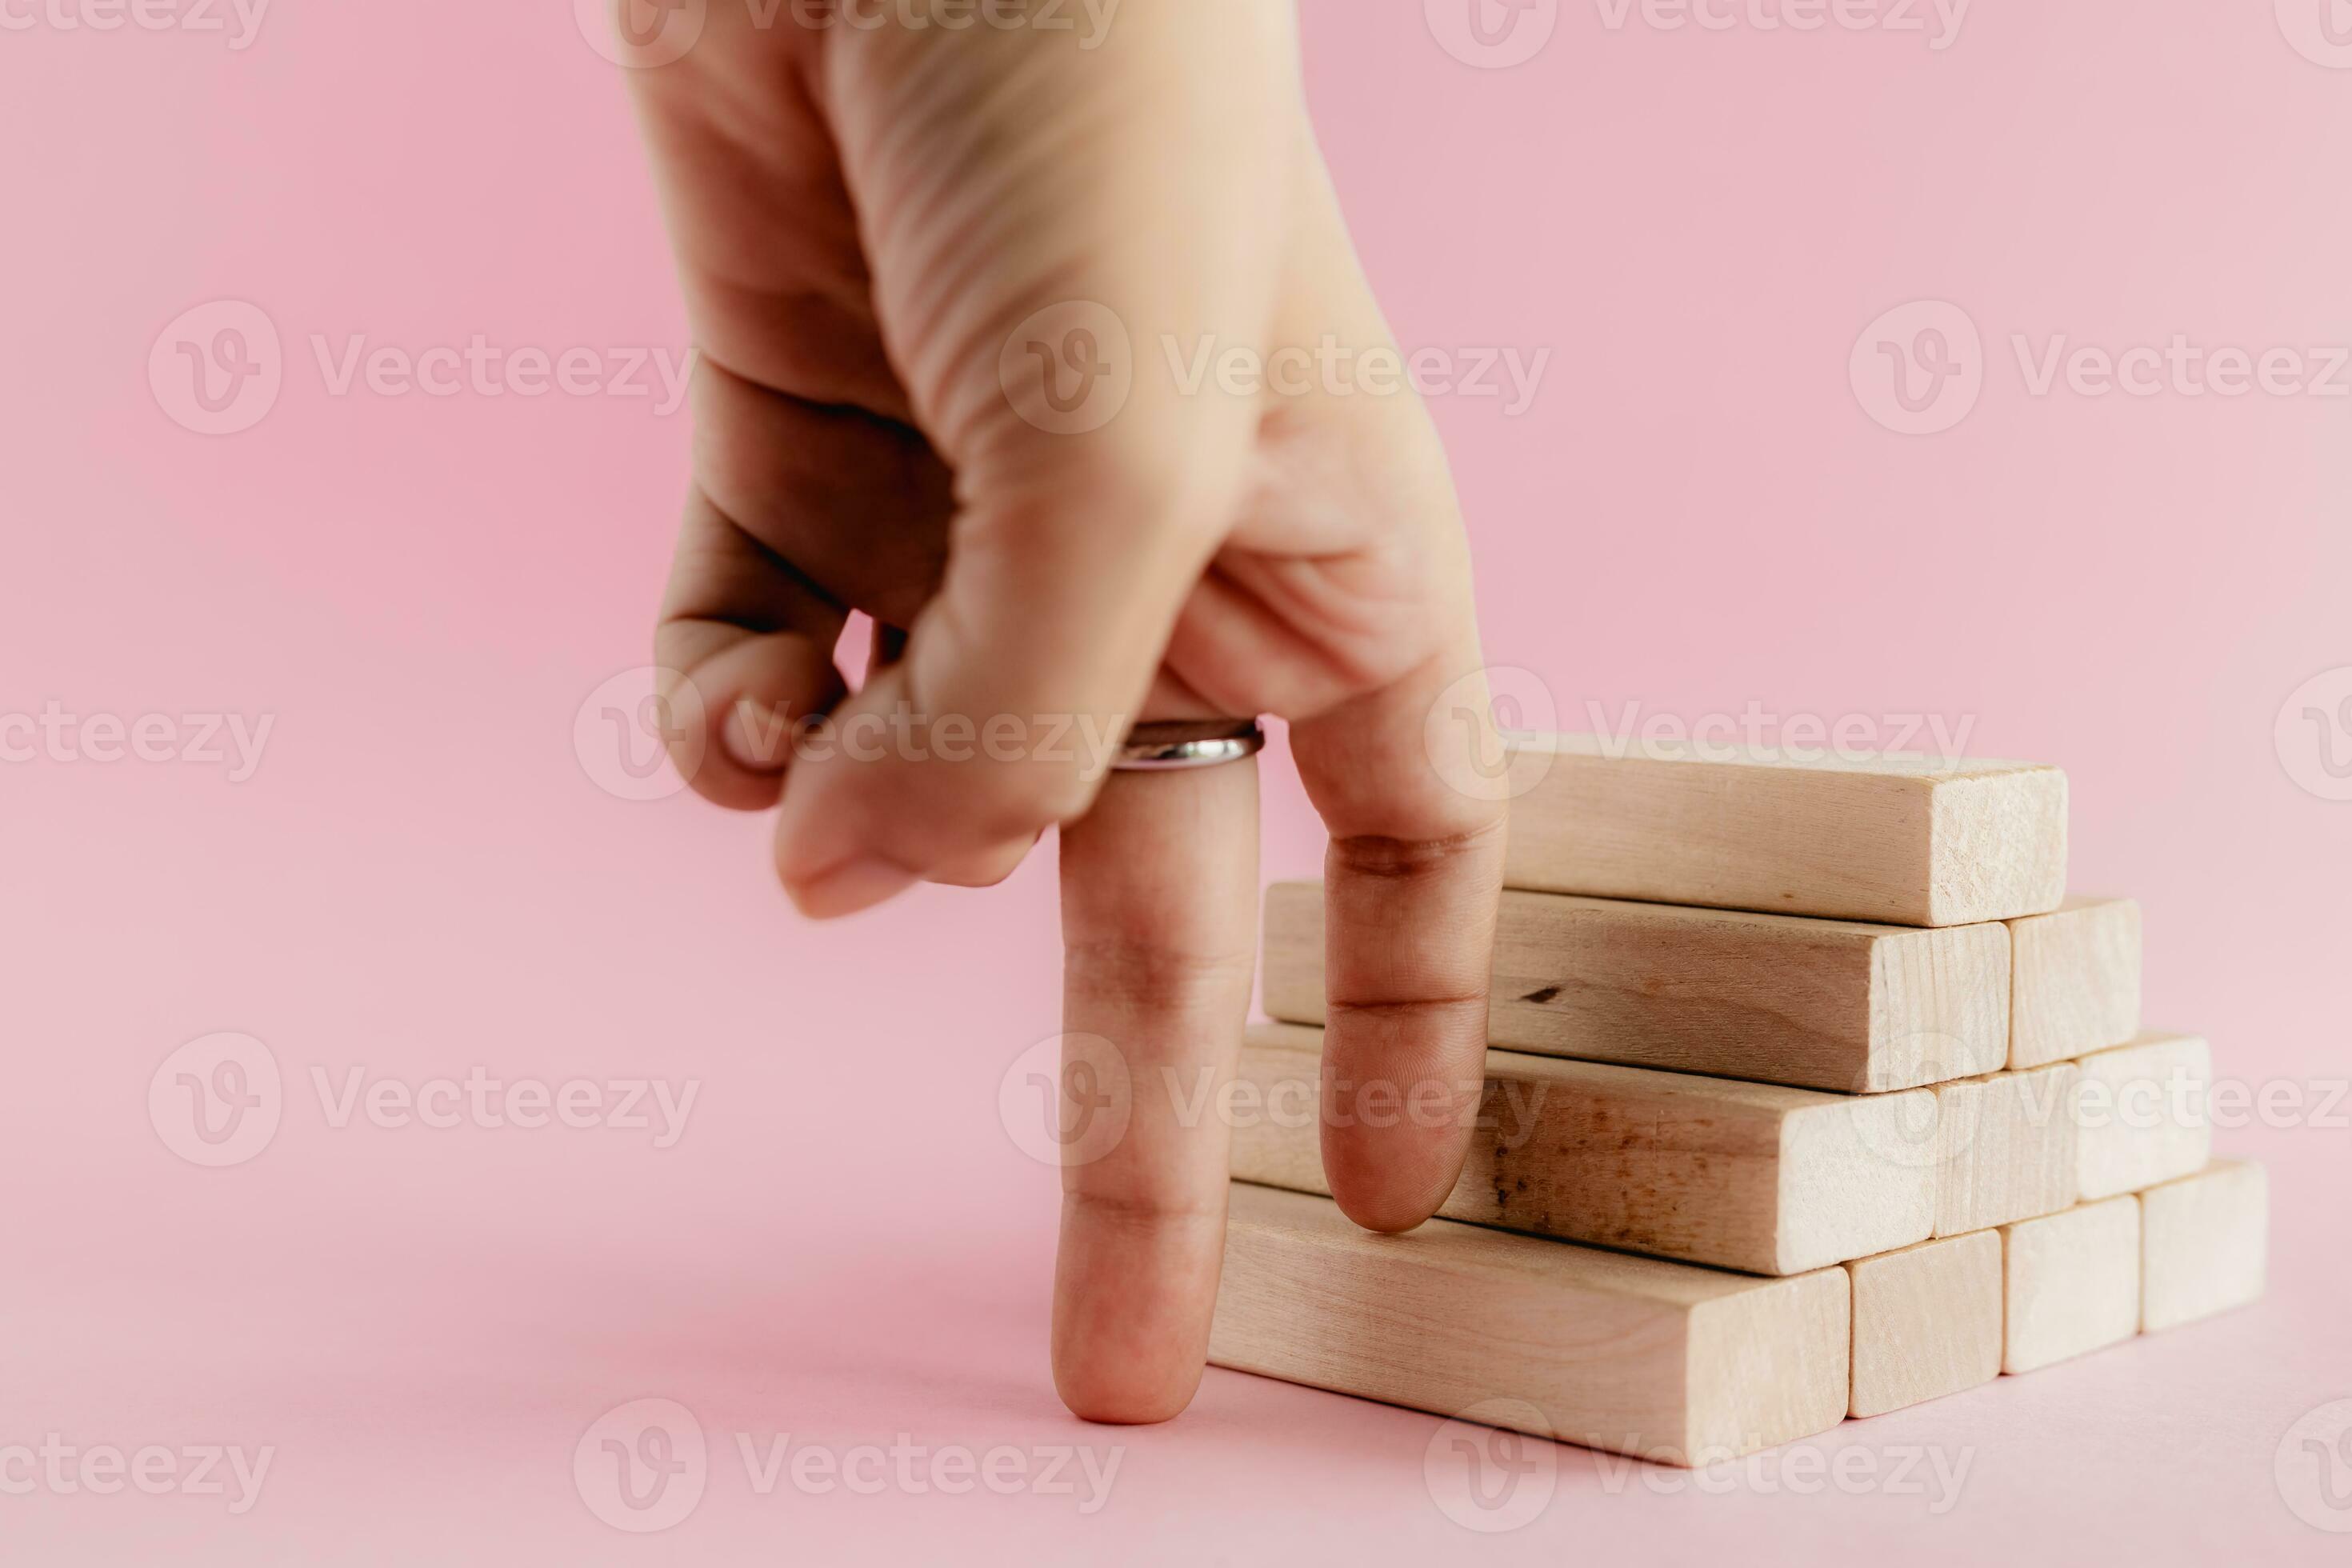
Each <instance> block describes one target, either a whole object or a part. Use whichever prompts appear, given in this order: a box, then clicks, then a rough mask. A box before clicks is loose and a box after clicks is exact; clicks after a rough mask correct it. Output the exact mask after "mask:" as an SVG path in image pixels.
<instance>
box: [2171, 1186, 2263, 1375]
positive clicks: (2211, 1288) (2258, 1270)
mask: <svg viewBox="0 0 2352 1568" xmlns="http://www.w3.org/2000/svg"><path fill="white" fill-rule="evenodd" d="M2139 1206H2140V1253H2141V1260H2142V1267H2141V1271H2140V1282H2141V1289H2140V1327H2141V1328H2142V1329H2144V1330H2146V1331H2147V1332H2149V1333H2155V1332H2156V1331H2158V1330H2159V1329H2171V1328H2178V1327H2179V1325H2181V1324H2182V1323H2193V1322H2195V1321H2197V1320H2198V1319H2200V1318H2210V1317H2211V1316H2213V1314H2214V1313H2216V1312H2226V1311H2228V1310H2230V1309H2231V1308H2232V1307H2242V1306H2245V1305H2246V1304H2247V1303H2249V1302H2251V1301H2257V1300H2261V1299H2262V1294H2263V1285H2264V1283H2265V1275H2266V1272H2267V1266H2268V1261H2269V1254H2270V1223H2271V1184H2270V1175H2269V1173H2268V1172H2266V1171H2264V1170H2263V1167H2262V1166H2260V1165H2258V1164H2256V1163H2253V1162H2252V1161H2251V1160H2217V1161H2215V1162H2214V1163H2212V1164H2211V1165H2210V1166H2208V1167H2206V1169H2205V1170H2204V1171H2202V1172H2200V1173H2198V1174H2197V1175H2194V1176H2189V1177H2186V1178H2184V1179H2182V1180H2180V1181H2177V1182H2167V1183H2165V1184H2163V1185H2162V1186H2160V1187H2150V1188H2149V1189H2148V1190H2147V1192H2145V1193H2142V1194H2140V1196H2139Z"/></svg>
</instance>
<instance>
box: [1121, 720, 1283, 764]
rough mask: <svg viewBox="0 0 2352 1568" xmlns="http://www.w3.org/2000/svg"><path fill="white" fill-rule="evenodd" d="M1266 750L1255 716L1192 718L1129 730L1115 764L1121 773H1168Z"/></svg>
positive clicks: (1228, 760) (1224, 761) (1233, 759)
mask: <svg viewBox="0 0 2352 1568" xmlns="http://www.w3.org/2000/svg"><path fill="white" fill-rule="evenodd" d="M1264 750H1265V730H1263V729H1262V728H1260V727H1259V725H1258V721H1256V720H1255V719H1188V720H1180V721H1176V722H1174V723H1170V724H1138V725H1137V726H1136V727H1135V728H1134V729H1132V730H1130V731H1128V736H1127V743H1126V744H1125V745H1122V746H1121V747H1119V749H1118V762H1116V763H1112V764H1111V767H1112V769H1113V770H1114V771H1116V772H1118V773H1167V772H1171V771H1172V770H1174V769H1177V768H1213V767H1217V766H1219V765H1220V764H1222V763H1238V762H1240V761H1242V760H1243V759H1244V758H1246V757H1254V756H1255V755H1257V753H1258V752H1262V751H1264Z"/></svg>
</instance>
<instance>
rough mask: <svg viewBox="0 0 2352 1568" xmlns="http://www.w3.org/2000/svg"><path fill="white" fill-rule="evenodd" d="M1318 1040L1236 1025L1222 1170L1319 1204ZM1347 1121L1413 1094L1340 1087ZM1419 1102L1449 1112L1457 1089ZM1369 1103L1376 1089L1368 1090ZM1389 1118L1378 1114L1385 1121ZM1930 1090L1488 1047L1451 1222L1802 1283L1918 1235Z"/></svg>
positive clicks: (1322, 1186) (1930, 1198) (1298, 1031)
mask: <svg viewBox="0 0 2352 1568" xmlns="http://www.w3.org/2000/svg"><path fill="white" fill-rule="evenodd" d="M1322 1048H1323V1032H1322V1031H1321V1030H1320V1029H1314V1028H1307V1027H1304V1026H1298V1025H1294V1024H1257V1025H1253V1026H1251V1027H1250V1031H1249V1035H1248V1038H1247V1043H1246V1044H1245V1045H1244V1048H1243V1051H1242V1058H1241V1067H1240V1073H1239V1078H1238V1080H1237V1081H1238V1083H1239V1085H1240V1086H1241V1088H1240V1089H1239V1090H1238V1091H1237V1096H1236V1099H1235V1100H1234V1110H1235V1114H1234V1118H1233V1121H1234V1152H1233V1173H1234V1176H1235V1177H1236V1178H1238V1179H1240V1180H1243V1181H1246V1182H1256V1183H1262V1184H1266V1185H1269V1186H1278V1187H1287V1188H1290V1189H1291V1190H1293V1191H1297V1192H1307V1193H1328V1192H1329V1191H1330V1187H1329V1185H1328V1184H1327V1183H1326V1181H1325V1179H1324V1175H1323V1161H1322V1155H1321V1152H1320V1134H1321V1129H1320V1127H1319V1125H1318V1117H1317V1107H1318V1085H1319V1078H1318V1063H1319V1061H1320V1058H1321V1055H1322ZM1336 1087H1338V1088H1339V1089H1340V1090H1341V1091H1342V1095H1341V1100H1340V1104H1341V1106H1342V1107H1343V1114H1355V1113H1356V1110H1355V1109H1354V1108H1358V1107H1363V1108H1373V1107H1396V1106H1406V1105H1409V1104H1411V1103H1412V1102H1413V1101H1412V1087H1413V1086H1411V1085H1362V1084H1345V1085H1339V1086H1336ZM1441 1087H1442V1089H1443V1090H1444V1092H1443V1093H1432V1094H1430V1095H1428V1096H1427V1097H1425V1098H1424V1099H1423V1100H1422V1101H1421V1103H1423V1104H1426V1105H1430V1106H1451V1105H1453V1104H1454V1103H1455V1100H1454V1094H1453V1090H1454V1089H1455V1087H1456V1086H1454V1085H1453V1084H1445V1085H1443V1086H1441ZM1374 1091H1376V1092H1374ZM1383 1113H1392V1112H1385V1111H1384V1112H1383ZM1934 1117H1935V1101H1934V1095H1933V1091H1931V1090H1928V1089H1913V1090H1910V1091H1909V1092H1907V1093H1905V1094H1894V1095H1874V1096H1868V1097H1857V1096H1852V1095H1832V1094H1821V1093H1817V1092H1815V1091H1813V1090H1811V1089H1784V1088H1780V1087H1778V1086H1775V1085H1771V1084H1759V1083H1742V1082H1739V1081H1737V1080H1735V1079H1708V1078H1695V1077H1692V1076H1690V1075H1688V1074H1685V1073H1667V1072H1651V1071H1648V1070H1645V1069H1643V1068H1622V1067H1610V1066H1604V1065H1601V1064H1599V1063H1594V1062H1570V1061H1555V1060H1551V1059H1549V1058H1543V1057H1531V1056H1523V1055H1520V1054H1518V1053H1516V1052H1510V1051H1490V1052H1489V1053H1487V1057H1486V1086H1485V1089H1484V1095H1483V1098H1482V1100H1480V1102H1479V1108H1478V1116H1477V1124H1476V1127H1475V1130H1474V1131H1473V1135H1472V1142H1471V1146H1470V1156H1469V1160H1468V1162H1467V1163H1465V1166H1464V1168H1463V1173H1462V1179H1461V1181H1460V1182H1459V1183H1458V1184H1456V1185H1455V1186H1454V1193H1453V1195H1452V1196H1450V1197H1449V1198H1447V1199H1446V1201H1445V1204H1444V1206H1443V1207H1442V1208H1440V1209H1439V1210H1438V1212H1439V1213H1440V1214H1442V1215H1445V1216H1447V1217H1448V1218H1451V1219H1459V1220H1468V1221H1471V1222H1473V1223H1475V1224H1479V1225H1489V1226H1500V1227H1502V1228H1504V1229H1507V1230H1517V1231H1525V1232H1528V1233H1529V1234H1532V1235H1538V1236H1549V1237H1559V1238H1560V1239H1563V1240H1569V1241H1579V1242H1589V1243H1591V1244H1593V1245H1595V1246H1601V1247H1622V1248H1625V1249H1627V1250H1629V1251H1633V1252H1646V1253H1652V1254H1654V1255H1656V1256H1658V1257H1662V1258H1677V1259H1680V1260H1683V1261H1685V1262H1691V1263H1706V1264H1712V1265H1715V1266H1717V1267H1718V1268H1738V1269H1745V1270H1747V1271H1748V1272H1751V1273H1757V1274H1801V1273H1805V1272H1808V1271H1809V1270H1811V1269H1815V1268H1826V1267H1828V1266H1829V1265H1831V1264H1833V1263H1842V1262H1843V1261H1844V1260H1846V1259H1847V1258H1862V1257H1864V1256H1867V1255H1869V1254H1871V1253H1874V1252H1885V1251H1887V1250H1890V1249H1892V1248H1895V1247H1903V1246H1906V1245H1908V1244H1909V1243H1912V1242H1915V1241H1921V1240H1924V1239H1926V1238H1927V1236H1928V1234H1929V1232H1930V1231H1931V1230H1932V1229H1933V1228H1934V1226H1935V1220H1936V1190H1937V1189H1936V1182H1937V1172H1936V1170H1935V1168H1934V1164H1933V1162H1932V1161H1931V1160H1921V1159H1914V1158H1911V1157H1909V1156H1910V1153H1911V1151H1912V1150H1914V1149H1916V1147H1917V1146H1918V1145H1917V1142H1916V1139H1917V1133H1918V1130H1919V1129H1921V1128H1925V1127H1929V1126H1932V1124H1933V1121H1934Z"/></svg>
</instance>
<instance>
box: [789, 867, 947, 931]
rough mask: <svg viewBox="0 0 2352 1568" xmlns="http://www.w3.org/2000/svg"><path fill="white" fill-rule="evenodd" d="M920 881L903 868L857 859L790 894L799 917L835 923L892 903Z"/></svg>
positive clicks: (806, 883) (793, 890)
mask: <svg viewBox="0 0 2352 1568" xmlns="http://www.w3.org/2000/svg"><path fill="white" fill-rule="evenodd" d="M921 880H922V879H921V878H919V877H918V876H916V875H915V873H913V872H912V871H909V870H908V869H907V868H904V867H903V866H893V865H892V864H890V862H889V861H887V860H883V859H877V858H872V857H866V856H860V857H858V858H854V859H850V860H845V861H844V862H843V863H842V864H840V865H839V866H836V867H835V868H833V869H832V870H830V871H827V872H825V873H824V875H823V876H821V877H818V878H816V879H814V880H813V881H809V882H805V883H803V884H802V885H801V886H799V887H797V888H793V889H790V891H791V893H792V896H793V903H794V904H796V905H798V906H799V908H800V911H801V913H803V914H804V915H807V916H809V917H811V918H812V919H814V920H821V921H824V920H835V919H838V918H839V917H841V916H843V915H854V914H856V912H857V911H858V910H870V909H872V908H873V907H874V906H875V905H877V904H878V903H882V902H884V901H886V900H890V899H895V898H897V897H898V895H899V894H900V893H903V892H905V891H906V890H907V889H909V888H911V887H913V886H914V885H915V884H916V883H917V882H919V881H921Z"/></svg>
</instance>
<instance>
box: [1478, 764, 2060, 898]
mask: <svg viewBox="0 0 2352 1568" xmlns="http://www.w3.org/2000/svg"><path fill="white" fill-rule="evenodd" d="M1509 766H1510V770H1511V771H1510V773H1509V774H1508V776H1507V777H1508V786H1509V787H1510V788H1511V789H1513V790H1515V791H1518V792H1519V793H1518V794H1517V795H1515V796H1514V797H1513V799H1512V802H1511V829H1510V848H1509V851H1508V858H1507V864H1506V868H1505V878H1504V879H1505V881H1506V882H1507V884H1508V885H1509V886H1511V887H1514V888H1527V889H1533V890H1536V891H1539V892H1548V893H1582V894H1586V895H1589V896H1591V897H1593V898H1602V899H1640V900H1646V901H1648V902H1652V903H1663V904H1706V905H1712V906H1714V907H1717V908H1720V909H1732V910H1763V911H1765V912H1767V913H1770V914H1784V915H1820V916H1823V917H1825V918H1828V919H1832V920H1853V921H1881V922H1884V923H1885V924H1888V925H1911V926H1948V925H1968V924H1971V923H1973V922H1975V921H2005V920H2012V919H2015V918H2017V917H2018V916H2021V915H2037V914H2045V913H2047V912H2049V911H2050V910H2054V909H2056V908H2057V907H2058V905H2059V901H2060V900H2062V899H2063V897H2064V896H2065V891H2066V775H2065V774H2064V773H2062V772H2060V771H2059V770H2058V769H2056V768H2053V767H2044V766H2041V765H2038V764H2035V763H2011V762H1968V761H1962V762H1954V763H1947V762H1945V761H1943V760H1942V759H1940V758H1929V757H1916V756H1906V755H1900V754H1888V755H1884V756H1878V757H1873V758H1871V759H1869V760H1866V761H1860V762H1855V761H1848V760H1844V759H1841V758H1839V757H1836V756H1831V755H1823V756H1822V757H1821V758H1820V759H1819V760H1807V759H1806V758H1805V757H1803V756H1801V755H1792V754H1791V753H1790V752H1788V751H1785V750H1776V749H1770V748H1764V749H1753V748H1748V747H1742V746H1734V745H1731V744H1729V743H1727V742H1705V743H1702V742H1641V741H1626V742H1622V743H1621V742H1615V741H1608V740H1604V739H1601V738H1599V737H1595V736H1591V735H1515V736H1512V737H1510V751H1509Z"/></svg>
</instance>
